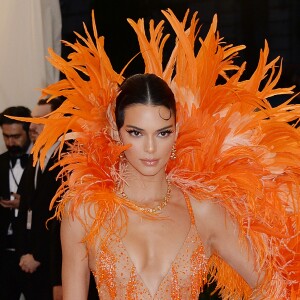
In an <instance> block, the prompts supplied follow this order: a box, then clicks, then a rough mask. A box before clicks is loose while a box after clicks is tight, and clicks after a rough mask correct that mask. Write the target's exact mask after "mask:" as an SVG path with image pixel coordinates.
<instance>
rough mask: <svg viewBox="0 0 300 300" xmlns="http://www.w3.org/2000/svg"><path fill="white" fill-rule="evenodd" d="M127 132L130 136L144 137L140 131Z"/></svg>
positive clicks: (131, 130)
mask: <svg viewBox="0 0 300 300" xmlns="http://www.w3.org/2000/svg"><path fill="white" fill-rule="evenodd" d="M127 132H128V133H129V135H131V136H134V137H139V136H141V135H142V134H141V133H140V132H139V131H138V130H134V129H130V130H127Z"/></svg>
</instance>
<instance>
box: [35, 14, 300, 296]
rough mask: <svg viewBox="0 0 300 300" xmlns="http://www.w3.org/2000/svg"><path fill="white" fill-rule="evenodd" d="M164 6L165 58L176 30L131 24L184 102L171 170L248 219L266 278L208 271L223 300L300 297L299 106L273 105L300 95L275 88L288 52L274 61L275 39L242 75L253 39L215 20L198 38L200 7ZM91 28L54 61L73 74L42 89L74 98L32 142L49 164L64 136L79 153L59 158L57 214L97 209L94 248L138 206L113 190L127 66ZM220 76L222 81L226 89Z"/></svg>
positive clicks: (153, 66)
mask: <svg viewBox="0 0 300 300" xmlns="http://www.w3.org/2000/svg"><path fill="white" fill-rule="evenodd" d="M162 13H163V15H164V17H165V18H166V19H167V20H168V22H169V23H170V25H171V27H172V28H173V30H174V31H175V34H176V43H175V46H174V49H173V51H172V53H171V55H170V57H169V60H168V61H167V64H165V65H164V64H163V62H162V60H163V51H164V46H165V43H166V41H167V39H168V38H169V35H168V34H165V33H164V32H163V24H164V22H163V21H161V22H159V23H158V24H157V25H155V24H154V22H153V21H150V24H149V31H147V33H146V28H145V27H146V26H145V24H144V20H143V19H140V20H138V21H137V22H135V21H133V20H128V22H129V24H130V25H131V26H132V27H133V29H134V31H135V32H136V35H137V38H138V41H139V45H140V53H141V55H142V57H143V59H144V63H145V73H154V74H156V75H158V76H160V77H161V78H163V79H164V80H165V81H166V82H167V83H168V84H169V85H170V87H171V89H172V91H173V92H174V94H175V98H176V101H177V111H178V113H177V114H178V117H177V122H178V124H179V128H180V129H179V136H178V139H177V142H176V148H177V159H176V161H170V162H169V164H168V166H167V173H168V177H169V178H171V180H172V183H173V184H175V185H177V186H178V187H179V188H181V189H182V190H185V191H186V192H188V193H190V194H192V195H193V196H194V197H196V198H198V199H203V198H205V199H220V200H219V202H220V204H221V205H222V206H224V207H225V208H226V209H227V210H228V211H229V212H230V214H231V215H232V217H233V218H234V219H235V220H236V221H237V222H238V224H239V226H240V228H241V237H240V238H241V239H247V240H248V241H250V244H251V247H252V248H253V249H254V251H255V254H256V256H257V261H258V263H259V265H260V266H261V267H262V268H263V269H265V272H266V275H265V278H264V280H263V282H262V283H261V285H260V286H259V287H258V289H257V290H255V291H251V290H250V288H249V287H248V286H247V284H246V283H245V282H244V280H243V279H242V278H241V277H240V276H239V275H238V274H237V273H236V272H235V271H234V270H233V269H232V268H231V267H230V266H228V265H227V264H226V263H225V262H223V261H222V260H221V259H220V258H219V257H218V256H216V255H214V256H212V257H211V259H210V260H209V262H208V269H207V272H208V273H209V274H210V275H211V278H212V279H216V281H217V287H218V288H219V289H220V293H221V295H222V297H223V299H242V298H243V297H244V299H251V298H254V297H255V295H261V294H262V293H261V292H262V291H263V294H264V295H266V296H264V299H300V291H299V290H300V288H299V281H300V237H299V232H300V214H299V203H300V200H299V199H300V188H299V187H300V185H299V184H300V176H299V175H300V130H299V128H298V129H297V128H296V126H293V125H290V124H289V122H292V121H293V122H297V119H298V118H299V116H300V105H292V104H290V103H289V102H290V100H291V99H292V98H293V96H291V98H290V100H288V101H286V102H285V103H283V104H281V105H279V106H278V107H271V105H270V103H269V101H268V99H269V98H270V97H272V96H274V95H280V94H291V95H292V94H293V87H291V88H277V87H276V84H277V83H278V81H279V78H280V75H281V64H280V61H279V58H276V59H274V60H273V61H268V54H269V49H268V44H267V43H265V47H264V49H263V50H261V52H260V59H259V62H258V65H257V68H256V70H255V71H254V73H253V74H252V76H251V77H250V78H249V79H247V80H242V79H241V76H242V74H243V72H244V70H245V63H243V64H242V65H241V66H237V65H235V64H234V58H235V57H236V56H237V55H238V53H239V51H240V50H242V49H244V46H232V45H227V44H226V43H225V42H224V41H223V40H222V39H221V38H220V36H219V33H218V31H217V16H214V18H213V21H212V24H211V26H210V29H209V31H208V33H207V35H206V37H203V38H199V37H198V18H197V14H196V13H195V14H194V15H192V16H190V15H189V11H187V13H186V15H185V17H184V19H183V20H182V21H179V20H178V19H177V18H176V16H175V15H174V14H173V12H172V11H171V10H166V11H162ZM189 19H190V21H188V20H189ZM93 30H94V37H93V38H92V37H91V36H90V34H89V33H88V32H86V34H87V38H84V37H82V36H79V35H78V38H79V39H80V42H76V43H75V44H69V43H66V44H67V45H68V46H70V47H72V48H73V50H74V52H73V53H72V54H71V55H70V56H69V58H70V60H68V61H65V60H64V59H62V58H61V57H59V56H58V55H56V54H55V53H54V52H53V51H51V50H50V54H51V57H50V59H49V60H50V62H51V63H52V64H53V65H54V66H55V67H56V68H57V69H59V70H60V71H61V72H63V73H64V74H65V76H66V79H63V80H61V81H59V82H57V83H55V84H53V85H50V86H49V87H47V88H46V89H44V90H43V92H44V93H45V94H46V95H50V96H51V97H57V96H65V97H66V101H65V102H64V103H63V105H62V106H61V107H60V108H59V109H57V110H56V111H55V112H53V113H52V114H51V115H50V117H49V118H47V119H33V120H31V121H33V122H39V123H41V122H42V123H44V124H45V128H44V130H43V132H42V134H41V135H40V137H39V138H38V140H37V142H36V144H35V145H34V156H35V159H37V158H38V156H39V155H40V156H41V159H43V156H44V155H45V153H46V152H47V149H49V147H51V146H52V144H53V143H54V142H55V141H56V140H57V139H60V140H61V147H62V145H63V144H64V143H65V142H66V140H67V139H71V140H72V143H70V151H69V153H68V154H67V155H64V156H62V157H61V160H60V161H59V164H61V165H62V166H63V171H62V173H61V176H62V177H63V178H64V181H63V183H62V185H61V188H60V189H59V191H58V192H57V194H56V198H55V199H57V198H59V197H61V200H60V201H59V205H58V206H55V209H56V216H58V217H59V216H61V214H63V213H69V214H72V215H74V216H75V217H76V216H77V217H78V218H79V214H78V213H77V212H78V209H79V207H80V206H82V205H83V204H84V205H86V206H85V207H88V208H87V210H88V209H93V210H94V214H95V215H96V218H95V220H94V223H93V224H92V225H91V226H89V227H88V228H87V234H86V237H85V240H84V242H86V243H87V245H91V244H92V243H93V241H94V240H95V237H97V235H99V231H100V228H101V227H102V226H105V225H104V224H108V223H109V224H110V228H106V229H107V231H108V232H111V233H112V232H115V231H117V230H118V228H116V225H115V223H114V222H113V220H114V216H116V215H120V216H121V215H122V216H126V212H125V209H124V207H126V206H127V207H128V206H129V207H130V203H129V202H128V201H126V200H124V199H120V198H118V197H116V196H115V194H114V189H115V187H116V185H117V184H118V182H120V180H122V165H121V163H120V162H119V155H120V153H121V152H122V151H124V149H126V148H127V147H129V146H128V145H125V146H120V145H119V144H118V143H117V142H116V141H115V140H114V138H113V134H112V132H113V130H114V117H113V110H114V100H115V98H116V95H117V93H118V85H119V84H120V83H122V81H123V79H124V78H123V76H122V74H123V72H121V73H120V74H119V73H117V72H116V71H114V69H113V67H112V65H111V62H110V60H109V57H108V56H107V54H106V52H105V50H104V37H98V35H97V30H96V27H95V22H94V28H93ZM199 43H200V45H201V47H200V49H199V50H196V48H197V49H198V48H199V47H198V46H199ZM196 46H197V47H196ZM125 68H126V66H125ZM125 68H124V69H125ZM83 75H84V76H83ZM220 77H221V78H222V83H219V84H217V80H218V79H219V78H220ZM50 101H51V100H50ZM55 199H53V203H54V201H55ZM131 208H132V209H134V208H133V207H131ZM124 219H125V220H126V217H125V218H124ZM108 220H110V222H107V221H108ZM82 221H83V220H82ZM83 224H84V225H85V226H87V225H86V224H85V223H84V222H83ZM124 225H126V224H124ZM107 238H109V237H107ZM113 288H114V287H113V285H112V286H111V289H113ZM113 294H114V293H113V291H111V295H113ZM112 299H114V298H113V297H112ZM115 299H117V298H115ZM128 299H131V298H128ZM169 299H180V297H179V298H176V297H175V296H174V298H173V297H171V295H170V297H169Z"/></svg>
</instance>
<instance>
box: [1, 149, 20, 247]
mask: <svg viewBox="0 0 300 300" xmlns="http://www.w3.org/2000/svg"><path fill="white" fill-rule="evenodd" d="M9 169H10V157H9V154H8V152H4V153H2V154H1V155H0V196H1V197H2V198H3V199H6V200H7V199H9V198H10V188H9ZM15 221H16V217H15V215H14V210H11V209H10V208H4V207H2V206H1V205H0V250H4V249H6V248H7V247H15V244H16V241H15V232H14V234H13V236H11V239H10V243H9V244H10V245H8V240H7V230H8V226H9V224H10V223H12V226H13V228H14V225H15Z"/></svg>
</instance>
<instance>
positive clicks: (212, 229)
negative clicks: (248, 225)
mask: <svg viewBox="0 0 300 300" xmlns="http://www.w3.org/2000/svg"><path fill="white" fill-rule="evenodd" d="M196 207H197V211H198V218H201V221H200V224H201V225H200V226H202V225H203V224H205V225H204V226H202V227H201V228H202V229H201V230H202V231H203V230H205V236H206V238H207V242H206V244H207V245H208V247H209V249H208V251H207V252H208V253H217V254H218V256H219V257H221V258H222V259H223V260H224V261H225V262H226V263H227V264H229V265H230V266H231V267H232V268H233V269H234V270H235V271H236V272H237V273H239V274H240V275H241V276H242V277H243V278H244V280H245V281H246V282H247V283H248V284H249V286H250V287H251V288H255V287H257V286H258V284H259V282H260V279H262V276H260V274H259V272H258V269H259V267H260V266H256V264H255V263H256V260H255V255H254V253H253V252H252V251H251V246H250V243H249V241H248V240H247V239H246V238H244V239H242V238H241V236H240V230H239V226H238V224H237V223H236V222H235V221H234V220H233V219H232V217H231V216H230V214H229V213H227V212H226V210H225V209H224V208H223V207H222V206H220V205H218V204H216V203H212V202H211V201H205V202H202V203H200V205H199V206H198V205H196ZM199 211H200V213H199ZM203 228H205V229H203ZM261 275H263V274H261Z"/></svg>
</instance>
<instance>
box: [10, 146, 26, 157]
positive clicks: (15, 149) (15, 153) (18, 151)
mask: <svg viewBox="0 0 300 300" xmlns="http://www.w3.org/2000/svg"><path fill="white" fill-rule="evenodd" d="M7 151H8V153H9V155H10V156H12V157H19V156H21V155H22V154H24V153H26V149H25V147H20V146H8V147H7Z"/></svg>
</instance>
